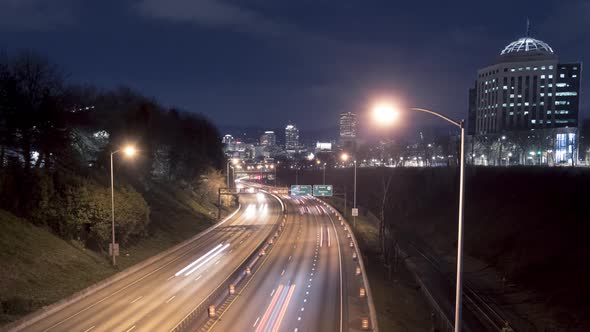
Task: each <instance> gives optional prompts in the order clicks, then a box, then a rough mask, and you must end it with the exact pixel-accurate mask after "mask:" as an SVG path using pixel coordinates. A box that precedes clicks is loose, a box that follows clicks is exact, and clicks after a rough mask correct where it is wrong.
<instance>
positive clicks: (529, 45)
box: [499, 36, 557, 61]
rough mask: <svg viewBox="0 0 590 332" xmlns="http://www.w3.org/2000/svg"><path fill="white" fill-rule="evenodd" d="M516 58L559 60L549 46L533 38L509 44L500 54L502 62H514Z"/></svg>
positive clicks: (525, 38) (524, 38)
mask: <svg viewBox="0 0 590 332" xmlns="http://www.w3.org/2000/svg"><path fill="white" fill-rule="evenodd" d="M516 58H527V59H529V60H534V59H557V55H556V54H555V53H554V52H553V49H552V48H551V46H549V44H547V43H545V42H544V41H542V40H538V39H535V38H531V37H528V36H527V37H522V38H518V39H517V40H515V41H513V42H512V43H510V44H508V45H507V46H506V47H504V49H502V51H501V52H500V58H499V60H500V61H514V60H515V59H516Z"/></svg>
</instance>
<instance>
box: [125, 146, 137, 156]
mask: <svg viewBox="0 0 590 332" xmlns="http://www.w3.org/2000/svg"><path fill="white" fill-rule="evenodd" d="M123 152H125V155H126V156H127V157H133V156H134V155H135V152H136V150H135V147H134V146H131V145H129V146H126V147H125V148H124V149H123Z"/></svg>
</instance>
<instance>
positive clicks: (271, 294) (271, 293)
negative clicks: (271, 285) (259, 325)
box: [258, 289, 276, 318]
mask: <svg viewBox="0 0 590 332" xmlns="http://www.w3.org/2000/svg"><path fill="white" fill-rule="evenodd" d="M275 290H276V289H273V290H272V292H270V296H271V297H272V296H273V294H274V293H275ZM258 318H260V317H258Z"/></svg>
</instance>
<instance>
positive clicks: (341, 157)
mask: <svg viewBox="0 0 590 332" xmlns="http://www.w3.org/2000/svg"><path fill="white" fill-rule="evenodd" d="M348 157H349V156H348V153H343V154H341V155H340V159H341V160H342V161H347V160H348Z"/></svg>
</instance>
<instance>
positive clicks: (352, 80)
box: [0, 0, 590, 129]
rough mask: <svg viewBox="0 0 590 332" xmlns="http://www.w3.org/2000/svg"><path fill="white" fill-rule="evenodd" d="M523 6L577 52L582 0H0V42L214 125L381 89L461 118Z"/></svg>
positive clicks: (584, 39)
mask: <svg viewBox="0 0 590 332" xmlns="http://www.w3.org/2000/svg"><path fill="white" fill-rule="evenodd" d="M443 4H444V5H443ZM527 17H529V18H530V20H531V32H532V33H531V35H532V36H533V37H535V38H538V39H541V40H543V41H545V42H547V43H548V44H549V45H550V46H552V48H553V49H554V51H555V52H556V53H557V54H558V55H559V57H560V60H561V61H562V62H571V61H584V60H586V59H589V58H590V32H589V31H590V1H577V0H562V1H543V0H537V1H473V0H470V1H448V2H447V1H430V2H428V1H393V0H356V1H355V0H333V1H326V0H291V1H287V0H235V1H233V0H218V1H216V0H137V1H123V0H117V1H90V0H88V1H83V0H0V49H5V50H6V51H7V52H8V53H14V52H16V51H18V50H21V49H33V50H36V51H38V52H40V53H43V54H46V55H48V56H49V57H50V59H51V60H52V61H53V62H55V63H57V64H58V65H60V66H61V67H62V68H63V71H64V72H65V73H66V74H68V77H69V78H70V79H71V80H72V81H75V82H80V83H89V84H93V85H97V86H99V87H104V88H111V87H116V86H119V85H128V86H131V87H133V88H135V89H137V90H139V91H140V92H142V93H144V94H146V95H149V96H153V97H156V98H157V99H158V100H160V101H161V102H162V103H163V104H164V105H167V106H177V107H179V108H181V109H185V110H189V111H194V112H201V113H204V114H205V115H207V116H208V117H209V118H211V119H212V120H213V121H214V122H215V123H216V124H217V125H258V126H267V127H276V126H282V125H283V124H285V123H286V122H287V121H288V120H293V121H295V122H296V123H297V124H298V126H299V127H300V128H301V129H313V128H322V127H328V126H334V125H335V124H336V121H337V120H336V118H337V114H338V113H340V112H342V111H357V112H361V111H363V110H366V109H367V105H369V104H370V101H371V100H372V99H374V98H376V97H381V96H384V95H386V96H395V97H397V98H399V99H401V100H403V101H404V102H405V103H406V104H408V105H412V106H420V107H427V108H432V109H434V110H438V111H440V112H443V113H446V114H448V115H451V116H453V117H456V118H462V117H466V112H467V102H468V101H467V94H468V88H469V87H471V86H472V85H473V82H474V80H475V76H476V70H477V69H478V68H480V67H483V66H485V65H487V64H489V63H490V62H491V61H493V60H494V58H495V57H496V55H497V54H499V52H500V51H501V49H502V48H503V47H504V46H505V45H507V44H508V43H510V42H511V41H513V40H515V39H517V38H518V37H521V36H523V35H524V34H525V29H526V19H527ZM588 75H590V74H588V73H585V74H583V75H582V78H583V82H582V83H583V84H582V87H583V89H584V90H583V92H582V93H583V94H584V95H585V96H584V97H583V98H582V109H583V110H584V113H585V114H584V116H587V115H588V114H589V113H590V111H589V107H588V105H590V104H589V103H590V98H589V97H588V86H590V83H587V82H588V79H587V77H588ZM584 78H585V79H584ZM427 119H428V118H425V120H427ZM428 121H430V119H429V120H428Z"/></svg>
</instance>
